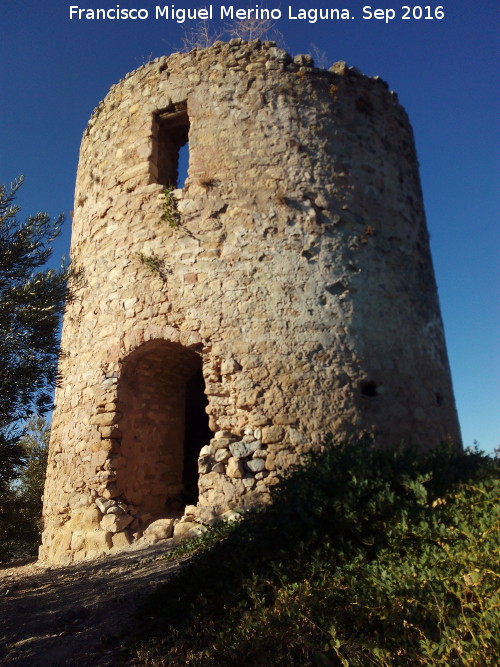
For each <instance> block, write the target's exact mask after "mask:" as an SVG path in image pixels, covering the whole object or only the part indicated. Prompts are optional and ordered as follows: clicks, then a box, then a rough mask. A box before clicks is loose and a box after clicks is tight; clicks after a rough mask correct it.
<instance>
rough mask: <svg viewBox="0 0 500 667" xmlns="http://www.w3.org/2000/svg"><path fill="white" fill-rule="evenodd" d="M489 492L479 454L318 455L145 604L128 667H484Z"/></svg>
mask: <svg viewBox="0 0 500 667" xmlns="http://www.w3.org/2000/svg"><path fill="white" fill-rule="evenodd" d="M498 487H499V482H498V461H496V460H493V459H491V458H489V457H487V456H485V455H483V454H481V453H480V452H477V451H467V452H457V451H454V450H453V449H451V448H447V447H443V448H442V449H439V450H437V451H432V452H427V453H423V454H417V453H415V452H414V451H412V450H410V449H408V448H404V447H401V448H400V449H398V450H397V451H394V450H384V449H381V448H375V447H373V446H372V445H370V444H367V443H363V442H358V443H349V444H346V445H345V446H342V447H334V446H332V445H331V444H330V443H327V445H326V447H325V451H324V452H323V453H322V454H320V455H314V456H311V457H309V458H308V459H307V460H306V461H305V462H304V465H303V466H301V467H300V468H299V469H297V470H296V471H295V472H294V473H293V474H291V475H290V476H289V477H288V478H287V479H285V480H284V481H283V482H282V483H281V484H280V486H279V487H278V490H277V492H276V494H275V497H274V501H273V503H272V505H270V506H267V507H264V508H261V509H259V510H256V511H253V512H251V513H249V514H248V515H247V517H246V518H245V519H244V521H242V522H241V524H239V525H238V526H237V527H235V529H234V530H232V531H231V532H229V531H225V532H223V534H222V535H221V536H220V539H219V541H215V540H211V542H212V543H211V544H210V540H209V539H208V538H205V539H206V540H207V544H208V546H207V548H206V549H205V550H202V551H199V552H198V553H196V554H195V555H194V556H193V557H192V558H191V559H190V560H189V561H188V562H187V563H186V564H185V565H184V566H183V568H182V569H181V571H180V573H179V574H178V576H176V577H174V578H173V579H172V580H171V581H170V582H168V583H167V584H166V585H165V586H163V587H162V588H161V589H160V590H159V591H158V592H157V593H156V594H155V595H154V596H153V597H152V598H151V599H150V600H149V601H148V602H147V604H146V605H145V606H144V607H143V609H142V614H143V618H144V617H145V618H147V624H146V626H145V627H143V628H141V631H140V634H141V635H142V636H143V637H144V636H145V637H146V642H144V646H146V645H147V646H148V648H147V649H145V648H140V649H139V650H138V657H139V659H140V660H141V661H142V663H143V664H150V665H203V666H206V665H225V666H230V665H241V664H244V665H245V667H247V666H249V667H250V666H252V665H255V666H256V667H257V666H262V665H353V666H354V665H359V666H363V667H364V666H365V665H408V666H410V665H433V664H434V665H464V666H465V665H471V666H472V665H474V666H476V665H493V664H495V656H498V654H499V649H500V647H499V645H498V639H497V635H496V633H495V630H496V628H498V627H499V626H500V616H499V612H498V601H499V600H498V593H497V592H496V590H497V586H496V582H497V578H498V575H497V574H496V573H495V567H496V564H497V563H498V537H497V533H496V530H497V526H498V511H499V510H498ZM214 541H215V543H213V542H214ZM198 548H199V545H198Z"/></svg>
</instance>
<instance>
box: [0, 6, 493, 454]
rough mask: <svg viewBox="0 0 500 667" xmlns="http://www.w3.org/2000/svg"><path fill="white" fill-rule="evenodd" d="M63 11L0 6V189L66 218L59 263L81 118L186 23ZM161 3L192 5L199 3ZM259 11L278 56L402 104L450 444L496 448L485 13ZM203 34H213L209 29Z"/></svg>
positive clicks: (172, 44) (60, 248)
mask: <svg viewBox="0 0 500 667" xmlns="http://www.w3.org/2000/svg"><path fill="white" fill-rule="evenodd" d="M440 1H441V0H440ZM368 2H369V0H368ZM76 4H77V0H1V5H0V31H1V33H0V34H1V39H0V90H1V95H2V97H1V103H0V182H1V183H9V182H10V181H11V180H12V179H13V178H14V177H15V176H17V175H18V174H24V175H25V185H24V186H23V188H22V191H21V194H20V197H19V203H20V204H21V205H22V207H23V211H22V212H23V213H24V214H26V215H27V214H29V213H34V212H36V211H39V210H46V211H48V212H49V213H50V214H51V215H53V216H56V215H58V214H59V213H60V212H65V213H66V214H67V223H66V229H65V232H64V235H63V236H62V238H61V239H60V240H59V241H58V244H57V246H56V249H55V257H56V259H57V260H59V257H60V256H61V255H62V254H64V253H65V254H68V249H69V238H70V218H69V211H70V210H71V209H72V208H73V190H74V181H75V173H76V166H77V161H78V150H79V144H80V139H81V136H82V133H83V130H84V129H85V126H86V123H87V121H88V119H89V117H90V115H91V113H92V110H93V109H94V107H95V106H97V104H98V102H99V101H100V100H101V99H103V98H104V97H105V95H106V93H107V91H108V90H109V88H110V86H111V85H113V84H114V83H116V82H117V81H118V80H119V79H121V78H122V77H123V76H124V75H125V74H126V73H127V72H129V71H131V70H133V69H135V68H136V67H139V66H140V65H142V64H143V63H144V62H146V61H147V60H149V59H150V58H152V57H153V58H154V57H157V56H160V55H165V54H169V53H171V52H172V51H174V50H176V48H177V47H178V46H180V44H181V41H182V36H183V34H184V31H185V30H186V29H190V28H191V29H192V28H193V24H192V23H188V22H186V24H184V25H181V24H179V23H177V22H175V21H166V20H164V19H159V20H156V19H155V9H154V8H155V3H153V2H152V1H151V0H132V1H129V0H122V1H121V2H109V1H108V0H87V1H83V2H82V3H81V4H79V5H77V6H79V7H84V8H94V9H96V8H110V7H116V5H117V4H119V5H120V7H121V8H130V7H136V8H143V9H146V10H148V12H149V18H148V19H147V20H142V21H141V20H137V21H131V20H107V21H97V20H94V21H91V20H80V21H77V20H70V18H69V7H70V5H76ZM159 4H160V5H163V3H159ZM172 4H174V5H175V7H176V8H187V7H190V8H197V7H202V6H204V5H205V4H208V3H205V2H200V3H197V2H183V1H181V0H178V1H177V2H174V3H170V6H171V5H172ZM222 4H223V5H225V6H229V5H230V4H231V3H230V2H228V3H220V2H213V3H212V5H213V8H214V15H218V12H219V7H220V5H222ZM232 5H233V6H234V7H235V8H239V7H246V8H248V7H256V5H257V3H248V2H246V1H244V2H233V3H232ZM289 5H290V6H291V7H292V14H293V15H297V14H298V10H299V9H300V8H301V7H302V8H317V9H319V8H326V7H337V8H343V7H345V8H347V9H348V10H349V11H350V13H351V15H352V16H354V19H349V20H344V21H318V22H316V23H310V22H309V21H307V20H305V21H299V20H291V19H290V18H289V17H288V6H289ZM259 6H260V7H264V6H267V7H268V8H279V9H281V12H282V18H281V20H280V21H279V22H278V23H277V25H276V28H277V29H279V30H280V31H281V33H282V34H283V37H284V40H285V44H286V47H287V50H288V51H289V52H290V53H292V54H294V55H295V54H297V53H310V52H311V51H312V49H313V46H312V45H315V46H316V47H317V49H319V51H323V52H325V53H326V55H327V57H328V61H329V62H332V63H333V62H334V61H336V60H345V61H347V63H348V64H349V65H355V66H356V67H358V68H359V69H360V70H361V71H363V72H364V73H365V74H368V75H371V76H374V75H379V76H381V77H382V78H383V79H385V80H386V81H387V82H388V83H389V85H390V87H391V89H393V90H395V91H396V92H397V93H398V95H399V98H400V100H401V102H402V104H403V105H404V106H405V108H406V110H407V112H408V114H409V116H410V119H411V122H412V125H413V128H414V132H415V138H416V144H417V151H418V155H419V160H420V165H421V177H422V185H423V191H424V200H425V207H426V212H427V220H428V226H429V230H430V234H431V249H432V254H433V259H434V267H435V271H436V277H437V282H438V287H439V296H440V301H441V309H442V314H443V319H444V324H445V332H446V339H447V344H448V354H449V357H450V363H451V370H452V375H453V381H454V389H455V397H456V401H457V407H458V413H459V418H460V423H461V427H462V435H463V439H464V444H465V445H472V443H473V441H475V440H477V441H478V443H479V445H480V447H481V448H482V449H484V450H486V451H489V452H491V451H493V449H494V448H495V447H496V446H498V445H499V444H500V409H499V393H500V392H499V386H500V372H499V371H500V364H499V356H500V355H499V341H500V321H499V320H500V318H499V310H500V309H499V304H500V298H499V297H500V290H499V284H500V281H499V277H500V276H499V273H500V271H499V266H500V262H499V247H500V231H499V224H498V195H497V194H496V192H498V186H497V188H496V191H495V186H496V185H497V183H498V176H499V169H498V166H499V165H498V136H499V133H498V129H499V128H498V121H497V120H496V118H495V115H497V116H498V108H499V105H498V89H499V86H498V79H497V77H496V75H495V74H496V71H497V70H498V64H499V63H498V56H497V57H495V56H496V53H498V46H499V40H498V37H497V33H498V26H499V24H500V21H499V18H500V17H499V4H498V2H497V1H496V0H475V1H474V2H472V1H467V0H453V1H449V2H445V4H444V5H442V7H443V11H444V18H442V19H424V18H422V19H419V20H418V19H410V20H408V19H407V20H403V19H402V14H403V11H404V10H402V9H401V7H403V6H404V5H403V4H400V3H397V2H394V1H393V0H383V1H378V2H373V3H371V4H370V5H368V4H366V3H365V2H358V1H357V0H343V2H337V3H336V2H335V1H334V0H332V2H330V3H328V2H323V1H322V0H318V1H317V2H314V1H313V2H309V3H307V2H305V1H298V2H295V1H294V0H293V1H292V2H273V1H272V0H268V1H267V3H266V4H265V3H260V5H259ZM365 6H370V7H371V8H372V10H374V9H375V8H379V9H380V8H382V9H386V8H392V9H394V10H395V13H396V18H394V19H393V20H391V21H389V22H388V23H386V22H385V21H384V20H378V19H375V18H372V19H363V18H362V17H363V7H365ZM415 6H417V7H418V5H414V4H410V3H409V7H410V8H413V7H415ZM427 6H428V7H430V8H431V10H430V12H431V14H434V12H435V9H436V8H437V7H440V5H439V4H437V3H435V4H426V5H422V7H427ZM426 11H427V10H424V14H425V13H426ZM415 13H416V14H417V15H418V9H417V10H416V12H415ZM438 13H439V12H438ZM366 14H367V12H365V15H366ZM212 27H213V28H217V27H218V25H217V23H216V22H215V21H214V24H213V26H212ZM495 47H496V49H495ZM495 51H496V52H495Z"/></svg>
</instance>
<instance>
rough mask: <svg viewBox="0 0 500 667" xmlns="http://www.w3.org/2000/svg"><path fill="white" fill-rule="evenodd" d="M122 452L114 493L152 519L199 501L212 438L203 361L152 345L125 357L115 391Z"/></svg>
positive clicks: (166, 344) (165, 345) (190, 353)
mask: <svg viewBox="0 0 500 667" xmlns="http://www.w3.org/2000/svg"><path fill="white" fill-rule="evenodd" d="M118 402H119V409H120V411H121V412H122V415H123V416H122V419H121V421H120V430H121V431H122V436H121V447H120V453H119V455H120V457H121V458H120V466H119V467H118V470H117V480H116V484H117V488H118V491H119V493H120V495H121V496H123V498H124V499H125V501H126V502H127V503H129V504H131V505H134V506H135V507H136V508H137V509H138V510H140V511H143V512H147V513H149V514H151V515H152V517H153V518H158V517H164V516H175V515H176V514H179V513H182V511H183V509H184V507H185V505H186V504H194V503H196V501H197V498H198V486H197V485H198V467H197V461H198V455H199V452H200V449H201V448H202V447H203V446H204V445H205V444H207V443H208V442H209V441H210V438H211V436H212V433H211V431H210V430H209V428H208V415H207V414H206V411H205V408H206V405H207V398H206V395H205V382H204V379H203V373H202V359H201V357H200V356H199V355H198V354H196V353H195V352H193V351H192V350H189V349H188V348H185V347H183V346H182V345H180V344H178V343H169V342H167V341H163V340H154V341H150V342H148V343H145V344H144V345H142V346H141V347H140V348H139V349H138V350H136V351H134V352H133V353H132V354H130V356H129V357H127V358H126V359H125V361H124V363H123V366H122V372H121V375H120V381H119V389H118Z"/></svg>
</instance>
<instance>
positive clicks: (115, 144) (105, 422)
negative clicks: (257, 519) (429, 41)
mask: <svg viewBox="0 0 500 667" xmlns="http://www.w3.org/2000/svg"><path fill="white" fill-rule="evenodd" d="M187 146H188V147H189V170H188V177H187V180H186V182H185V184H184V185H183V187H179V188H178V189H175V188H177V186H178V185H179V183H178V178H179V175H178V170H179V156H180V155H181V156H182V154H183V151H184V150H185V148H183V147H187ZM181 161H182V157H181ZM71 258H72V262H74V264H75V265H76V266H78V267H80V268H81V269H82V274H83V279H82V281H81V284H80V285H79V286H78V287H77V289H76V300H75V301H74V302H73V303H72V304H71V305H70V306H69V307H68V309H67V312H66V315H65V318H64V327H63V339H62V347H63V350H64V353H65V354H64V355H63V356H62V358H61V362H60V370H61V373H62V377H63V380H62V384H61V386H60V387H59V388H58V390H57V394H56V409H55V412H54V418H53V430H52V439H51V445H50V456H49V465H48V474H47V482H46V488H45V498H44V518H45V532H44V538H43V546H42V547H41V551H40V555H41V558H45V559H49V560H53V561H58V562H63V563H64V562H71V561H72V560H78V559H81V558H88V557H93V556H96V555H98V554H101V553H103V552H105V551H108V550H110V549H113V548H118V547H121V546H123V545H125V544H127V543H129V542H131V541H133V540H134V539H138V538H139V537H140V536H141V534H142V533H143V531H144V530H145V529H146V527H147V526H148V524H150V523H151V521H153V520H155V519H157V518H159V517H162V518H171V519H172V518H175V517H181V516H182V515H183V512H184V516H183V518H182V519H181V521H180V523H179V524H177V525H176V534H185V533H187V532H189V530H190V529H191V531H192V525H193V524H192V523H191V522H192V521H196V520H201V521H203V520H207V519H210V518H211V517H213V516H214V515H215V514H220V513H223V512H225V511H227V510H228V509H229V508H238V507H248V506H250V505H251V504H253V503H255V502H263V501H266V500H267V499H268V497H269V488H270V487H271V486H272V485H273V484H275V483H276V481H277V478H278V476H279V474H280V472H281V471H283V470H284V469H286V468H287V467H288V466H290V465H291V464H292V463H294V462H296V461H297V460H298V458H299V457H300V455H301V454H302V453H303V452H305V451H307V450H308V449H310V448H313V447H317V446H318V445H319V444H320V443H322V442H323V440H324V437H325V435H326V434H327V433H329V432H331V433H332V434H333V436H334V439H336V440H341V439H342V438H344V437H345V436H346V435H348V434H351V433H356V434H359V433H365V434H369V435H371V436H373V437H375V438H376V439H377V441H379V442H380V443H384V444H389V445H392V444H395V443H399V442H400V441H401V440H405V441H411V442H414V443H415V444H416V445H417V446H419V447H421V448H427V447H432V446H435V445H436V444H437V443H438V442H439V441H441V440H443V439H445V438H451V439H452V440H454V441H455V442H457V443H459V440H460V435H459V427H458V422H457V416H456V412H455V406H454V399H453V393H452V387H451V380H450V373H449V367H448V360H447V355H446V349H445V342H444V336H443V328H442V323H441V317H440V311H439V304H438V299H437V291H436V285H435V280H434V274H433V269H432V263H431V257H430V253H429V244H428V234H427V229H426V224H425V218H424V211H423V206H422V195H421V189H420V182H419V175H418V166H417V159H416V155H415V148H414V142H413V136H412V130H411V127H410V125H409V122H408V118H407V116H406V113H405V111H404V110H403V109H402V107H401V106H400V105H399V103H398V100H397V96H396V95H395V94H394V93H392V92H390V91H389V90H388V88H387V85H386V84H385V83H384V82H383V81H382V80H381V79H379V78H378V77H377V78H375V79H371V78H368V77H365V76H363V75H361V74H360V73H359V72H358V71H357V70H355V69H354V68H349V67H346V66H345V64H344V63H337V64H336V65H334V66H333V67H332V68H331V69H330V71H326V70H322V69H316V68H314V67H313V62H312V60H311V58H310V57H309V56H297V57H296V58H294V59H293V60H292V58H291V57H290V56H289V55H288V54H287V53H285V52H284V51H282V50H280V49H278V48H276V46H275V45H274V44H273V43H271V42H264V43H262V44H261V43H259V42H252V43H245V42H242V41H241V40H232V41H231V42H229V43H228V44H227V43H221V42H217V43H216V44H214V45H213V46H212V47H210V48H209V49H206V50H194V51H192V52H191V53H188V54H179V53H176V54H174V55H172V56H170V57H168V58H167V57H165V58H160V59H157V60H155V61H153V62H151V63H148V64H147V65H144V66H143V67H141V68H139V69H138V70H136V71H135V72H133V73H131V74H128V75H127V76H126V77H125V78H124V79H123V80H122V81H120V82H119V83H118V84H117V85H115V86H113V88H112V89H111V91H110V92H109V94H108V96H107V97H106V99H105V100H104V101H103V102H102V103H101V104H100V105H99V106H98V107H97V109H96V110H95V112H94V114H93V116H92V118H91V120H90V122H89V124H88V127H87V129H86V131H85V134H84V137H83V141H82V145H81V152H80V161H79V167H78V176H77V183H76V195H75V213H74V222H73V237H72V245H71ZM186 506H188V507H187V509H185V508H186Z"/></svg>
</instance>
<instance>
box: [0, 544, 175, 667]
mask: <svg viewBox="0 0 500 667" xmlns="http://www.w3.org/2000/svg"><path fill="white" fill-rule="evenodd" d="M165 551H166V546H165V545H162V543H161V542H160V543H158V544H156V545H153V546H148V547H143V548H141V549H137V548H134V549H130V550H127V551H123V552H121V553H119V554H117V555H114V556H108V557H107V558H103V559H99V560H96V561H87V562H82V563H78V564H75V565H69V566H66V567H57V568H55V567H54V568H47V567H43V566H42V567H40V566H39V565H37V564H35V563H31V564H28V565H21V566H19V567H13V568H7V569H3V570H0V665H16V666H19V667H21V666H26V667H59V666H60V665H71V667H73V666H74V667H97V666H101V665H132V664H134V661H133V660H131V658H130V655H127V653H126V651H124V650H123V647H122V644H121V643H122V642H123V639H124V637H123V634H122V633H123V631H124V629H125V628H127V626H128V625H129V624H130V623H133V614H134V612H135V609H136V604H137V602H138V601H139V600H140V599H141V598H142V597H143V596H144V595H145V594H147V593H149V592H151V591H152V590H154V589H155V587H156V586H158V585H159V584H160V583H162V582H163V581H166V580H167V579H168V578H169V576H170V575H171V574H172V572H173V571H174V570H175V569H177V567H178V564H177V563H169V562H166V561H164V560H159V556H161V555H162V554H164V553H165Z"/></svg>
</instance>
